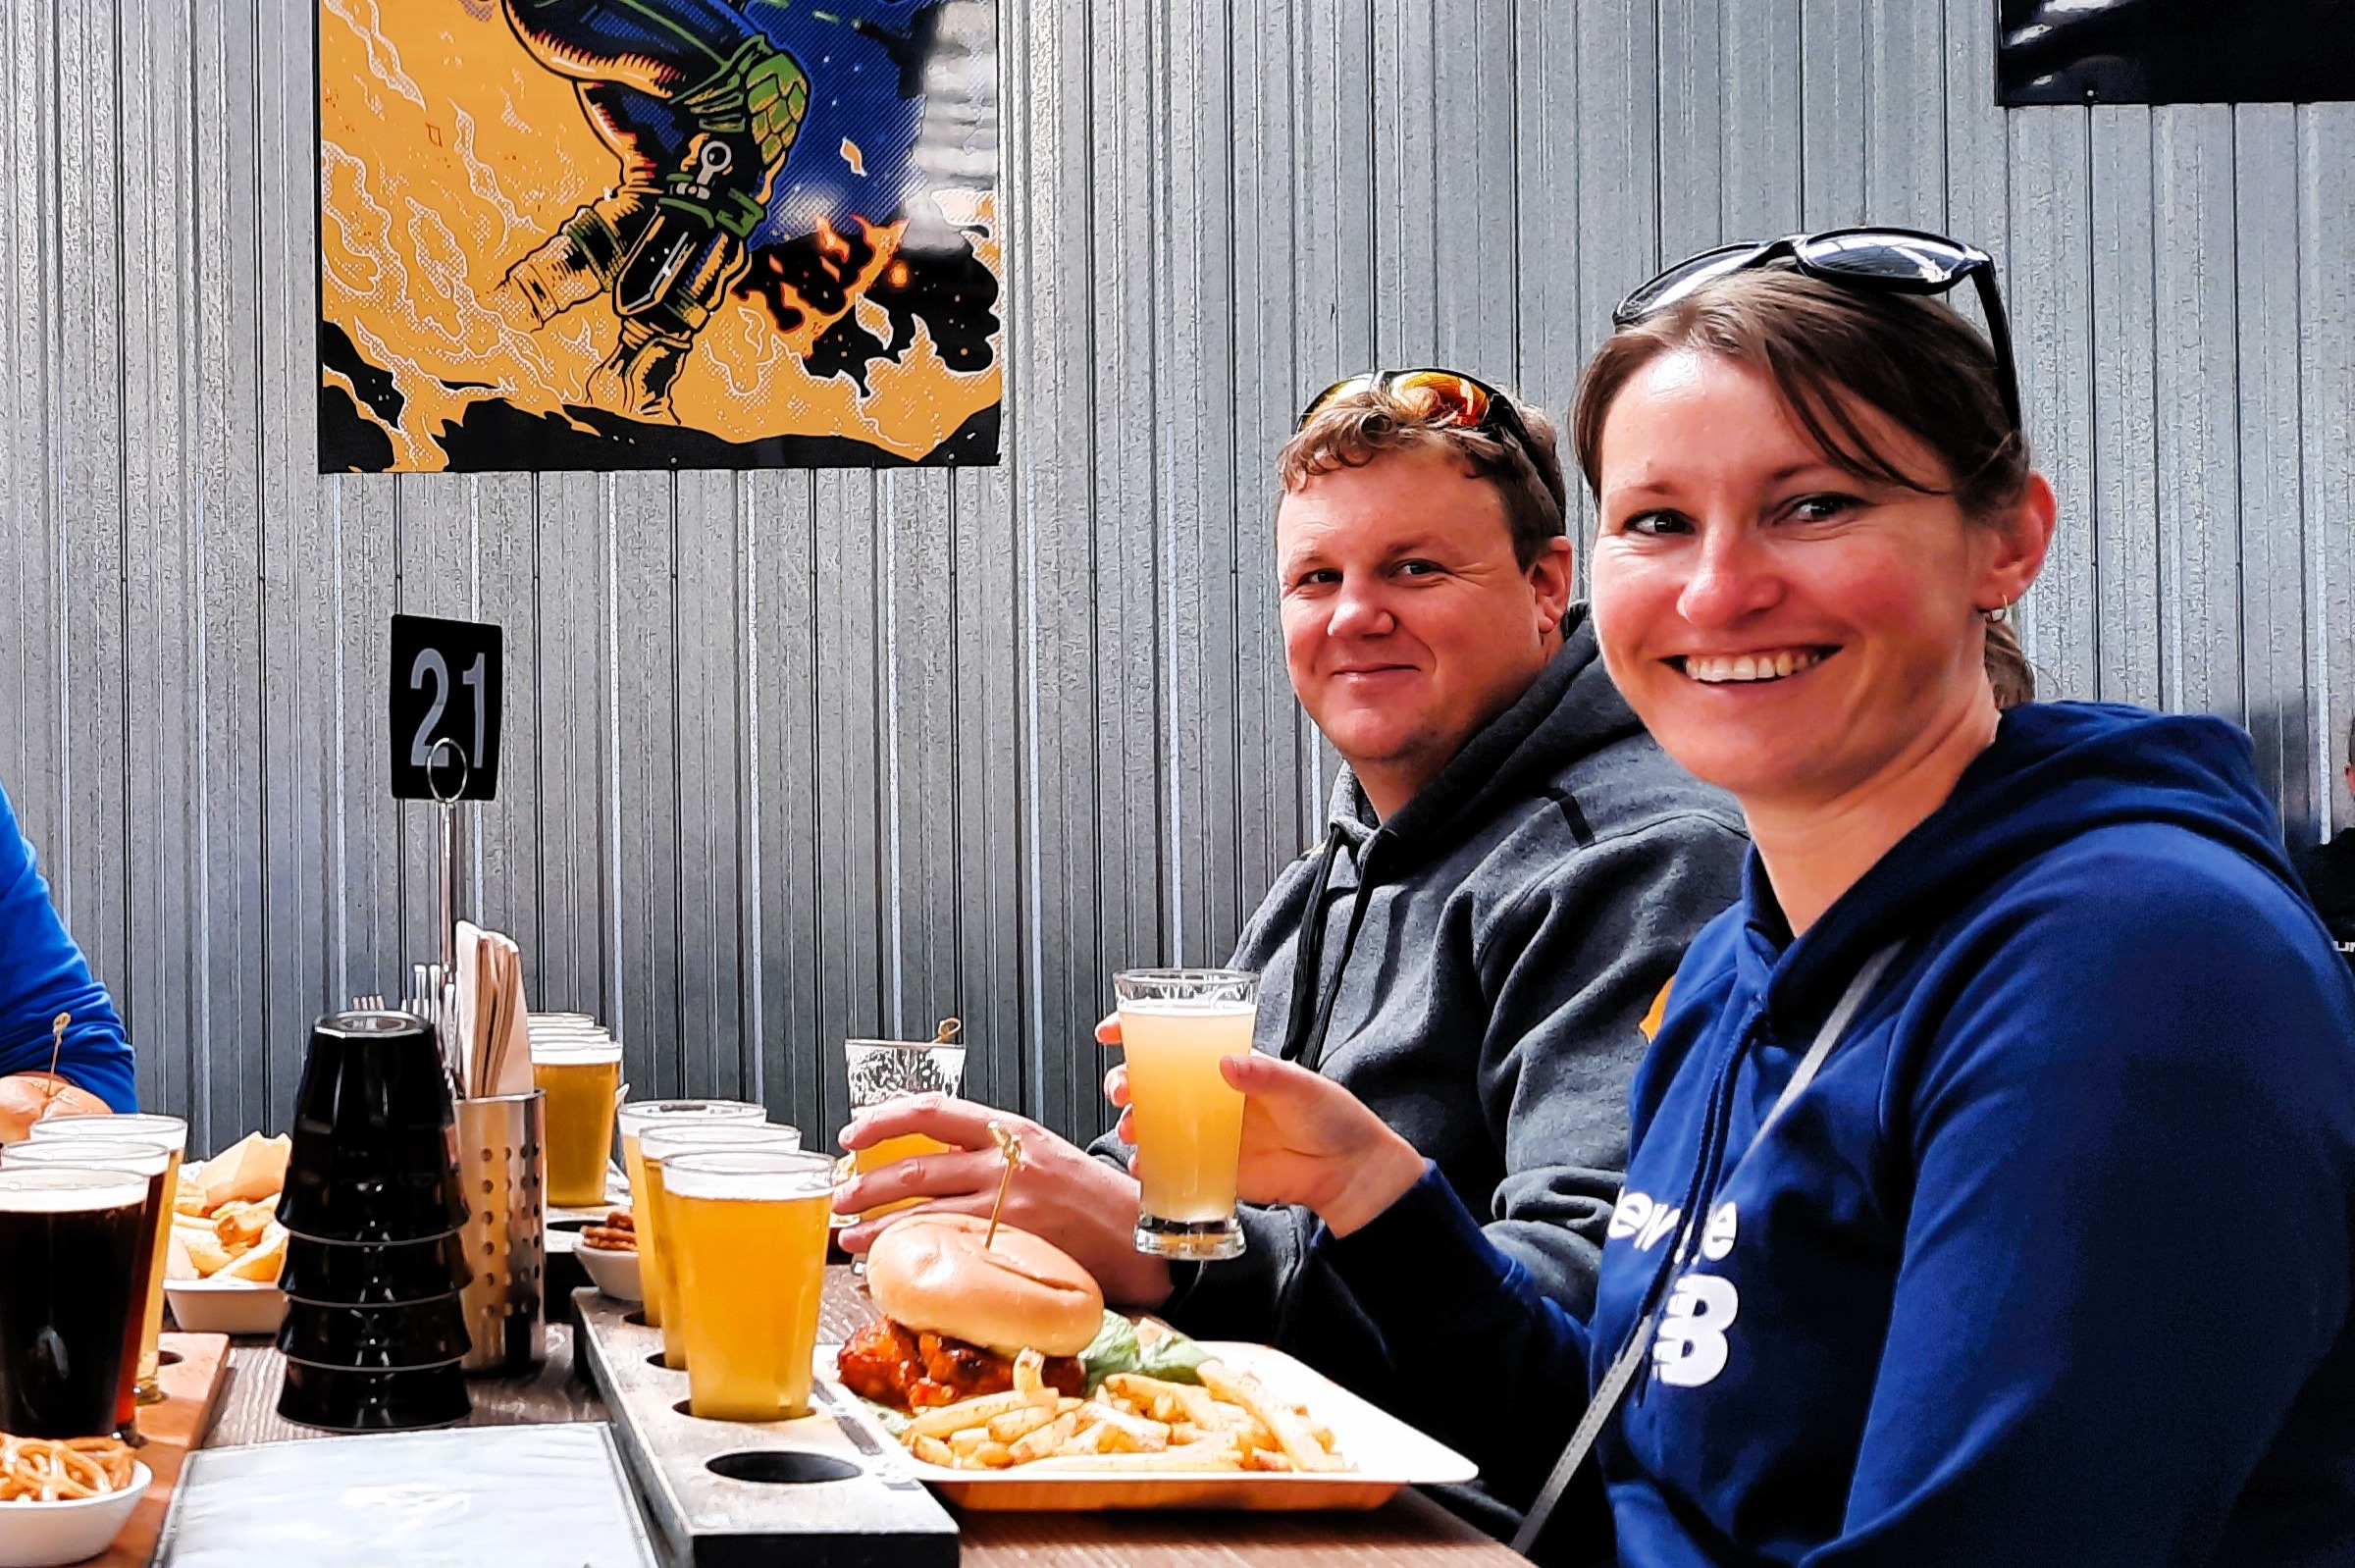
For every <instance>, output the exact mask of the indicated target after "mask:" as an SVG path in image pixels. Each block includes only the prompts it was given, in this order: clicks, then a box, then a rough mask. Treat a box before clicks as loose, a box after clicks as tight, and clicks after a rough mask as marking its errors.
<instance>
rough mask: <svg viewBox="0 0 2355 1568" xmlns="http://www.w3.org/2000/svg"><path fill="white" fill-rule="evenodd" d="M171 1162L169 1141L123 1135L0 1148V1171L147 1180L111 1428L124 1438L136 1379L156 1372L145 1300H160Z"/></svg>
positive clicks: (133, 1416) (133, 1418) (130, 1424)
mask: <svg viewBox="0 0 2355 1568" xmlns="http://www.w3.org/2000/svg"><path fill="white" fill-rule="evenodd" d="M171 1166H172V1150H171V1149H170V1147H169V1146H168V1145H165V1144H162V1143H133V1142H131V1141H130V1140H128V1139H124V1138H46V1139H43V1140H42V1141H40V1142H38V1143H35V1142H32V1141H31V1140H30V1139H27V1140H26V1141H25V1142H23V1143H16V1144H11V1145H10V1146H8V1147H7V1148H5V1149H0V1171H28V1170H36V1169H42V1168H47V1169H57V1168H60V1167H63V1168H65V1169H68V1170H83V1171H113V1172H118V1173H120V1174H121V1175H124V1176H137V1177H138V1178H139V1179H140V1180H142V1181H144V1182H146V1183H147V1203H146V1207H145V1208H144V1209H143V1210H142V1211H141V1213H140V1217H139V1256H138V1260H137V1262H136V1264H135V1266H134V1267H133V1268H132V1270H131V1311H130V1313H129V1315H128V1316H127V1317H126V1318H125V1320H124V1326H123V1374H122V1376H121V1378H119V1379H118V1380H117V1382H118V1383H119V1384H120V1385H121V1386H120V1387H119V1388H118V1389H117V1391H116V1394H115V1430H116V1431H117V1432H118V1433H119V1434H121V1435H122V1436H124V1437H130V1436H131V1433H132V1432H133V1431H135V1430H136V1427H137V1416H138V1403H139V1380H140V1379H141V1378H142V1377H145V1378H149V1379H153V1378H154V1377H155V1376H156V1375H157V1372H158V1371H159V1365H158V1354H157V1342H156V1334H157V1328H156V1325H158V1324H159V1323H160V1321H161V1319H160V1315H159V1316H158V1317H154V1318H151V1317H149V1316H148V1314H147V1303H148V1302H149V1301H150V1300H154V1301H156V1302H157V1303H159V1304H160V1303H161V1302H162V1300H163V1294H164V1288H163V1286H164V1253H165V1251H166V1249H168V1248H169V1247H170V1246H171V1243H172V1206H171V1204H169V1203H168V1202H166V1201H165V1198H164V1176H165V1173H167V1172H168V1171H169V1170H170V1169H171Z"/></svg>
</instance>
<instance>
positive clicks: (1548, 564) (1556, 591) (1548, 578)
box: [1529, 539, 1572, 636]
mask: <svg viewBox="0 0 2355 1568" xmlns="http://www.w3.org/2000/svg"><path fill="white" fill-rule="evenodd" d="M1571 566H1572V556H1571V554H1570V541H1569V540H1567V539H1549V540H1547V541H1546V542H1545V548H1544V549H1541V550H1540V551H1538V558H1537V559H1536V560H1534V561H1531V562H1530V563H1529V586H1530V587H1531V588H1532V589H1533V590H1534V591H1535V592H1536V594H1537V596H1538V625H1539V627H1540V628H1541V630H1540V633H1539V635H1540V636H1544V635H1545V634H1546V633H1549V632H1552V631H1554V630H1555V629H1557V628H1558V627H1560V625H1561V624H1562V617H1563V616H1565V615H1567V614H1569V613H1570V577H1571Z"/></svg>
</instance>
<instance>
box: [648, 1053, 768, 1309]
mask: <svg viewBox="0 0 2355 1568" xmlns="http://www.w3.org/2000/svg"><path fill="white" fill-rule="evenodd" d="M767 1116H768V1112H767V1111H765V1110H763V1109H762V1108H761V1107H759V1106H757V1105H751V1104H748V1103H746V1102H745V1101H743V1100H632V1101H630V1102H629V1103H628V1104H627V1105H624V1106H623V1107H622V1108H621V1110H620V1112H619V1113H618V1115H617V1117H616V1120H617V1121H618V1122H619V1123H620V1124H621V1165H622V1169H623V1170H625V1171H627V1172H628V1173H629V1176H630V1218H631V1221H632V1223H633V1224H634V1225H635V1226H636V1227H637V1230H638V1285H639V1289H640V1290H642V1291H643V1292H644V1293H645V1296H646V1305H645V1307H644V1309H643V1310H644V1312H645V1315H646V1322H647V1326H648V1327H649V1328H654V1329H659V1328H661V1327H662V1308H663V1301H662V1298H661V1296H659V1295H658V1294H656V1291H657V1289H658V1288H659V1281H660V1278H661V1276H660V1259H661V1245H662V1238H661V1225H662V1219H661V1216H659V1215H657V1214H656V1213H654V1203H653V1201H652V1199H653V1189H652V1188H650V1187H649V1186H648V1185H647V1181H646V1159H645V1157H644V1156H643V1155H641V1154H640V1153H639V1152H638V1135H639V1134H640V1133H641V1132H643V1131H645V1130H646V1129H647V1128H648V1127H665V1126H668V1127H676V1126H694V1125H697V1124H701V1125H704V1126H709V1125H711V1124H713V1123H716V1122H759V1121H763V1120H765V1119H766V1118H767Z"/></svg>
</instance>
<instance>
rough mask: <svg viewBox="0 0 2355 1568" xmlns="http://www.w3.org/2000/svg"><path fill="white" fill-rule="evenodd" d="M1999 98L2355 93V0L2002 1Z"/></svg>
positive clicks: (2181, 99)
mask: <svg viewBox="0 0 2355 1568" xmlns="http://www.w3.org/2000/svg"><path fill="white" fill-rule="evenodd" d="M1999 5H2000V17H2001V31H2000V33H1999V35H1998V38H1997V42H1996V81H1997V94H1996V95H1997V97H1998V99H1999V100H2000V101H2001V102H2003V103H2006V104H2031V103H2316V102H2325V101H2330V100H2336V99H2343V98H2355V0H1999Z"/></svg>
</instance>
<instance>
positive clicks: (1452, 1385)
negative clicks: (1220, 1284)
mask: <svg viewBox="0 0 2355 1568" xmlns="http://www.w3.org/2000/svg"><path fill="white" fill-rule="evenodd" d="M1314 1245H1315V1248H1316V1251H1317V1253H1318V1254H1319V1255H1320V1256H1321V1257H1323V1258H1324V1259H1325V1260H1326V1261H1327V1262H1329V1263H1331V1264H1332V1266H1333V1267H1334V1269H1335V1271H1336V1272H1338V1273H1339V1275H1340V1276H1341V1279H1342V1281H1344V1282H1345V1283H1346V1284H1347V1285H1348V1286H1349V1288H1350V1291H1351V1292H1352V1293H1353V1294H1354V1295H1355V1296H1356V1298H1357V1301H1358V1304H1359V1305H1360V1306H1361V1307H1363V1308H1364V1309H1365V1311H1366V1313H1367V1314H1368V1316H1370V1317H1371V1318H1372V1319H1373V1320H1374V1322H1375V1324H1376V1326H1377V1327H1379V1328H1380V1329H1381V1331H1382V1334H1383V1338H1384V1340H1385V1342H1386V1344H1387V1349H1388V1351H1389V1354H1390V1360H1391V1365H1392V1366H1393V1367H1394V1368H1396V1371H1397V1378H1396V1383H1395V1385H1393V1386H1391V1387H1388V1388H1384V1389H1380V1390H1364V1391H1366V1392H1368V1393H1369V1395H1370V1396H1372V1397H1375V1399H1376V1402H1378V1403H1379V1404H1381V1405H1382V1406H1383V1407H1384V1408H1385V1409H1387V1410H1389V1411H1390V1412H1391V1413H1393V1414H1394V1415H1397V1416H1398V1417H1400V1418H1401V1419H1403V1420H1405V1421H1408V1422H1411V1423H1413V1424H1414V1425H1415V1426H1417V1427H1420V1428H1422V1429H1423V1430H1424V1431H1425V1432H1428V1433H1430V1434H1431V1435H1432V1436H1433V1437H1437V1438H1439V1440H1440V1441H1441V1442H1444V1443H1446V1444H1447V1445H1448V1446H1449V1447H1451V1448H1454V1449H1455V1450H1456V1451H1458V1452H1459V1453H1461V1454H1463V1455H1464V1457H1465V1458H1467V1459H1470V1460H1471V1461H1472V1462H1473V1463H1474V1464H1476V1465H1478V1466H1480V1474H1481V1479H1482V1481H1483V1482H1484V1483H1485V1484H1486V1485H1487V1486H1488V1488H1489V1490H1491V1491H1492V1492H1494V1493H1495V1494H1496V1495H1497V1496H1499V1497H1501V1498H1503V1499H1504V1500H1505V1501H1506V1502H1508V1503H1510V1504H1512V1505H1513V1506H1514V1507H1526V1506H1527V1505H1528V1503H1529V1502H1530V1500H1531V1499H1532V1498H1533V1497H1535V1496H1536V1494H1537V1491H1538V1489H1539V1488H1540V1487H1541V1486H1543V1485H1544V1480H1545V1475H1546V1472H1547V1471H1549V1470H1551V1469H1552V1468H1553V1461H1554V1459H1555V1458H1556V1456H1557V1455H1558V1454H1559V1452H1560V1449H1561V1445H1562V1442H1563V1441H1564V1440H1565V1439H1567V1438H1568V1437H1569V1436H1570V1430H1571V1428H1572V1427H1574V1426H1576V1425H1577V1423H1578V1417H1579V1415H1580V1413H1581V1412H1582V1411H1583V1410H1584V1409H1585V1408H1586V1403H1587V1382H1588V1371H1587V1328H1586V1325H1585V1324H1584V1323H1582V1322H1580V1321H1579V1320H1578V1319H1577V1318H1575V1317H1573V1316H1571V1314H1570V1313H1569V1312H1568V1311H1566V1310H1564V1309H1563V1307H1562V1306H1561V1304H1560V1303H1558V1302H1556V1301H1554V1300H1553V1299H1552V1298H1551V1297H1549V1296H1547V1295H1546V1294H1545V1293H1544V1291H1543V1290H1541V1289H1539V1288H1538V1285H1537V1282H1536V1281H1535V1280H1534V1279H1532V1277H1531V1275H1530V1272H1529V1271H1528V1269H1526V1268H1524V1267H1523V1266H1522V1264H1521V1262H1520V1260H1519V1259H1517V1258H1514V1257H1512V1256H1510V1255H1509V1254H1507V1253H1505V1252H1502V1251H1500V1250H1499V1249H1498V1248H1497V1247H1496V1245H1495V1243H1494V1242H1492V1241H1491V1240H1490V1239H1489V1237H1488V1236H1487V1235H1486V1234H1485V1233H1483V1231H1482V1229H1481V1226H1480V1222H1479V1221H1478V1220H1476V1219H1474V1218H1473V1216H1472V1213H1471V1211H1470V1210H1468V1209H1466V1208H1465V1207H1464V1202H1463V1199H1462V1198H1461V1197H1459V1196H1458V1195H1457V1193H1456V1191H1455V1188H1454V1187H1452V1186H1450V1185H1449V1184H1448V1182H1447V1178H1446V1177H1445V1176H1441V1175H1440V1174H1439V1167H1438V1166H1436V1165H1432V1164H1429V1163H1426V1164H1425V1166H1424V1167H1423V1179H1422V1180H1420V1181H1418V1182H1416V1183H1415V1184H1414V1185H1413V1186H1411V1187H1409V1188H1407V1190H1406V1193H1405V1195H1404V1196H1402V1197H1400V1198H1399V1200H1398V1201H1397V1202H1396V1203H1393V1204H1391V1205H1390V1206H1389V1207H1388V1208H1387V1209H1386V1210H1384V1211H1383V1212H1382V1213H1381V1214H1380V1215H1378V1216H1376V1217H1375V1218H1374V1219H1373V1220H1372V1221H1371V1222H1370V1223H1368V1224H1367V1225H1365V1226H1364V1227H1362V1228H1359V1229H1357V1230H1353V1231H1351V1232H1350V1233H1349V1234H1348V1235H1346V1236H1335V1234H1334V1233H1333V1232H1332V1231H1330V1230H1327V1229H1326V1228H1323V1227H1322V1226H1320V1227H1318V1228H1317V1234H1316V1240H1315V1243H1314Z"/></svg>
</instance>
